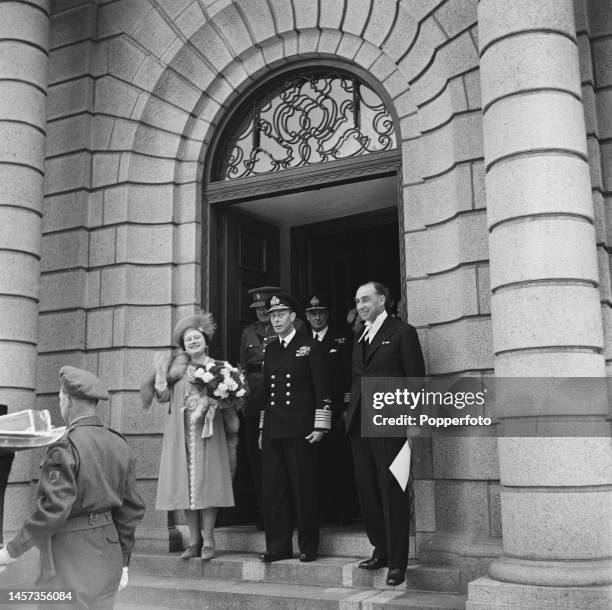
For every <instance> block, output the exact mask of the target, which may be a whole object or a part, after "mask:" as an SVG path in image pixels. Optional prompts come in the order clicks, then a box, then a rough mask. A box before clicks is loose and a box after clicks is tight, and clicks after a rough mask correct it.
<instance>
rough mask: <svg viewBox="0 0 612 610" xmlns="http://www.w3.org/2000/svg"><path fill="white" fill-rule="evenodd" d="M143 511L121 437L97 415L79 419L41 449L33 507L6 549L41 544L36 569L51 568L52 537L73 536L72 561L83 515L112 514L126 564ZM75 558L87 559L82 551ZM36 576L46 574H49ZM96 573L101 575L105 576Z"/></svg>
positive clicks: (16, 550)
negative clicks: (42, 450)
mask: <svg viewBox="0 0 612 610" xmlns="http://www.w3.org/2000/svg"><path fill="white" fill-rule="evenodd" d="M144 511H145V507H144V503H143V501H142V498H141V497H140V496H139V494H138V492H137V491H136V480H135V475H134V457H133V455H132V452H131V450H130V447H129V446H128V444H127V442H126V440H125V439H124V438H123V437H122V436H121V435H120V434H118V433H117V432H114V431H113V430H110V429H109V428H107V427H105V426H104V425H103V424H102V421H101V420H100V418H99V417H98V416H97V415H92V416H87V417H83V418H79V419H78V420H76V421H75V422H74V423H73V424H72V425H71V426H70V427H69V428H68V430H67V431H66V434H64V436H63V437H62V438H61V439H60V440H59V441H57V442H56V443H54V444H53V445H51V446H50V447H49V448H48V449H47V451H46V453H45V455H44V457H43V460H42V463H41V466H40V480H39V485H38V493H37V498H36V507H35V509H34V511H33V512H32V514H31V515H30V517H29V518H28V519H27V521H26V522H25V524H24V525H23V527H22V528H21V530H20V531H19V532H18V533H17V535H16V536H15V537H14V538H13V540H12V541H11V542H9V544H8V545H7V550H8V552H9V554H10V555H11V557H14V558H17V557H19V556H20V555H22V554H23V553H25V552H26V551H27V550H28V549H30V548H31V547H32V546H34V545H36V546H38V547H40V548H41V571H42V572H44V571H45V568H47V569H51V571H53V570H54V566H53V565H52V564H53V560H52V557H49V556H48V554H49V553H50V552H52V548H53V538H52V537H53V536H54V534H60V533H62V532H63V531H67V530H68V531H71V536H72V537H73V538H74V542H73V543H72V545H71V552H72V553H74V555H75V557H73V558H72V562H73V563H77V560H78V558H79V554H80V552H81V548H80V546H79V543H78V540H79V536H85V535H87V533H88V532H87V523H86V521H88V520H89V517H88V516H90V517H91V519H92V520H97V519H98V518H100V519H103V518H104V517H105V516H107V517H108V518H109V519H110V517H112V522H113V523H114V526H115V528H116V531H117V534H118V539H119V540H118V542H119V544H120V547H121V554H122V556H123V565H127V564H128V562H129V557H130V553H131V551H132V548H133V547H134V530H135V529H136V526H137V524H138V523H139V522H140V520H141V519H142V516H143V514H144ZM92 522H93V521H92ZM75 523H77V524H80V523H85V525H84V529H83V528H81V530H82V531H74V527H73V528H71V524H75ZM77 529H79V528H77ZM49 541H50V542H51V544H50V545H49V544H48V543H49ZM45 554H47V556H45ZM81 561H82V562H84V563H85V564H87V558H86V556H83V558H82V559H81ZM77 565H78V564H77ZM84 567H85V566H84ZM58 572H60V568H59V566H58ZM41 576H42V577H43V578H52V577H53V576H54V574H53V573H48V574H44V573H43V574H41ZM98 577H99V579H101V580H102V579H104V578H105V575H103V574H99V575H98Z"/></svg>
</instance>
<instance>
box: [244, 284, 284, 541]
mask: <svg viewBox="0 0 612 610" xmlns="http://www.w3.org/2000/svg"><path fill="white" fill-rule="evenodd" d="M280 291H281V289H280V287H278V286H261V287H260V288H253V289H252V290H249V294H250V295H253V302H252V303H251V304H250V305H249V307H250V308H252V309H254V310H255V314H256V315H257V320H256V321H255V322H252V323H251V324H249V325H248V326H245V328H244V330H243V331H242V339H241V341H240V366H241V367H242V370H243V371H244V372H245V374H246V378H247V382H248V384H249V395H248V397H247V400H246V406H245V411H244V415H245V422H246V425H245V435H246V446H247V455H248V459H249V466H250V469H251V477H252V479H253V486H254V488H255V499H256V502H257V515H256V517H255V526H256V527H257V529H258V530H260V531H261V530H263V518H262V514H263V512H262V511H263V509H262V489H261V451H260V450H259V445H258V439H259V413H260V411H261V410H262V409H263V406H264V405H263V403H264V400H265V394H264V387H263V358H264V352H265V349H266V345H267V344H268V343H269V342H270V341H271V340H273V339H276V333H275V332H274V330H273V329H272V325H271V324H270V316H269V314H268V312H267V310H266V298H267V297H268V296H270V295H271V294H274V293H277V292H280Z"/></svg>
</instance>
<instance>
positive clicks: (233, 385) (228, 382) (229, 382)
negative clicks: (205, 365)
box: [223, 377, 238, 392]
mask: <svg viewBox="0 0 612 610" xmlns="http://www.w3.org/2000/svg"><path fill="white" fill-rule="evenodd" d="M223 383H224V385H226V386H227V389H228V390H230V391H231V392H233V391H234V390H236V389H238V384H237V383H236V382H235V381H234V380H233V379H232V378H231V377H228V378H227V379H225V380H224V381H223Z"/></svg>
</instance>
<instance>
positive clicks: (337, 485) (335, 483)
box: [304, 293, 359, 524]
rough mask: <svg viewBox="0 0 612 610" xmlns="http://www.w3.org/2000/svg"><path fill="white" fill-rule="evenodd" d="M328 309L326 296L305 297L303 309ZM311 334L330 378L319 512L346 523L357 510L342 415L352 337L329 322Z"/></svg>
mask: <svg viewBox="0 0 612 610" xmlns="http://www.w3.org/2000/svg"><path fill="white" fill-rule="evenodd" d="M317 310H324V311H326V312H329V299H328V298H327V296H326V295H323V294H320V293H313V294H311V295H309V297H308V298H307V299H306V302H305V307H304V311H305V312H306V314H308V313H309V312H316V311H317ZM309 333H310V336H312V338H313V339H314V340H315V341H318V342H319V345H320V347H321V349H322V351H323V353H324V354H325V355H326V357H327V361H328V364H329V370H330V372H331V378H332V405H333V409H332V414H333V418H332V427H331V430H330V432H329V434H326V435H325V437H324V438H323V440H322V441H321V444H320V447H319V468H318V473H319V482H320V488H321V494H320V495H321V498H322V501H321V506H320V515H321V521H322V522H328V521H335V522H337V523H339V524H343V523H348V522H350V521H351V520H352V518H353V517H355V516H356V513H357V512H358V511H357V510H356V507H357V505H358V502H359V501H358V498H357V488H356V486H355V476H354V473H353V458H352V455H351V445H350V442H349V439H348V436H347V435H346V432H345V429H344V416H345V413H346V408H347V406H348V396H349V392H350V387H351V352H352V341H351V339H350V338H349V337H348V336H347V335H345V334H343V333H341V332H339V331H337V330H335V329H333V328H331V327H330V326H329V325H327V326H325V328H323V329H320V330H319V331H314V330H313V329H312V328H311V329H310V331H309Z"/></svg>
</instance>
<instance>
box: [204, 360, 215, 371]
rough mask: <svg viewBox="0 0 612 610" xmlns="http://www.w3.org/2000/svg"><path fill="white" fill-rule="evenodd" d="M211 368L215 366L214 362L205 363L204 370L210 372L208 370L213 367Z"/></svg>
mask: <svg viewBox="0 0 612 610" xmlns="http://www.w3.org/2000/svg"><path fill="white" fill-rule="evenodd" d="M213 366H215V363H214V362H213V361H212V360H211V361H210V362H207V363H206V364H205V365H204V368H205V369H206V370H207V371H210V369H212V367H213Z"/></svg>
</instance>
